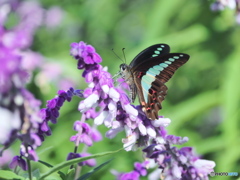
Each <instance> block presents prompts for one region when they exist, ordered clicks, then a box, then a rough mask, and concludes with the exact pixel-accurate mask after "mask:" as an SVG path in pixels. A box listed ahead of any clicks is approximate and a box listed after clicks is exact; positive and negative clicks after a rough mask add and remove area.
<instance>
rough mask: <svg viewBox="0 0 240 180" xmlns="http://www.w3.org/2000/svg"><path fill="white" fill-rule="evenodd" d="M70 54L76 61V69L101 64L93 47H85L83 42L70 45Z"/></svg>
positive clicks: (100, 59)
mask: <svg viewBox="0 0 240 180" xmlns="http://www.w3.org/2000/svg"><path fill="white" fill-rule="evenodd" d="M70 54H71V55H72V56H73V57H74V58H75V59H77V60H78V68H79V69H83V68H86V67H87V65H88V64H95V63H100V62H102V58H101V57H100V56H99V55H98V54H97V53H96V51H95V49H94V47H92V46H91V45H86V44H85V43H84V42H83V41H81V42H79V43H72V44H71V51H70Z"/></svg>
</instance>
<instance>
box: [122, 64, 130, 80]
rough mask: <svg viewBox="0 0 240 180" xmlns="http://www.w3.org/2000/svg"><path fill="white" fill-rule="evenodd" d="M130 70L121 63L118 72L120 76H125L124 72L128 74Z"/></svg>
mask: <svg viewBox="0 0 240 180" xmlns="http://www.w3.org/2000/svg"><path fill="white" fill-rule="evenodd" d="M129 71H130V68H129V66H128V65H127V64H121V65H120V74H121V76H122V78H125V76H126V74H128V73H129Z"/></svg>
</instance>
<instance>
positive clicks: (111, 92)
mask: <svg viewBox="0 0 240 180" xmlns="http://www.w3.org/2000/svg"><path fill="white" fill-rule="evenodd" d="M109 97H110V98H112V99H113V101H115V102H118V101H119V98H120V94H119V93H118V92H117V91H116V90H115V89H114V88H110V90H109Z"/></svg>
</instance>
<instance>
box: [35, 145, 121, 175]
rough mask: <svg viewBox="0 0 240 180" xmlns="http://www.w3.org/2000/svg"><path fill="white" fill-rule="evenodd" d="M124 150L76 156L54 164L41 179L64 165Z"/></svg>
mask: <svg viewBox="0 0 240 180" xmlns="http://www.w3.org/2000/svg"><path fill="white" fill-rule="evenodd" d="M121 150H123V148H122V149H119V150H117V151H109V152H104V153H98V154H95V155H92V156H87V157H81V158H76V159H71V160H69V161H64V162H62V163H60V164H58V165H56V166H54V167H53V168H52V169H51V170H50V171H48V172H46V173H44V174H43V175H42V176H41V177H40V179H39V180H41V179H44V178H46V177H47V176H49V175H50V174H52V173H54V172H56V171H59V170H60V169H62V168H64V167H67V166H70V165H72V164H76V163H79V162H83V161H86V160H88V159H94V158H98V157H102V156H107V155H111V154H115V153H117V152H119V151H121Z"/></svg>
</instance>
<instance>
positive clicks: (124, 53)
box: [122, 48, 127, 64]
mask: <svg viewBox="0 0 240 180" xmlns="http://www.w3.org/2000/svg"><path fill="white" fill-rule="evenodd" d="M124 50H125V48H122V52H123V57H124V60H125V64H126V63H127V60H126V56H125V51H124Z"/></svg>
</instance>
